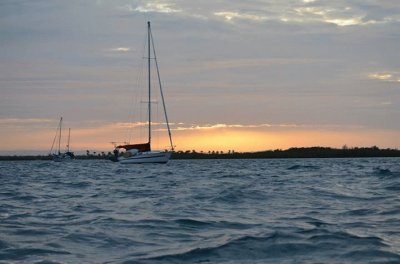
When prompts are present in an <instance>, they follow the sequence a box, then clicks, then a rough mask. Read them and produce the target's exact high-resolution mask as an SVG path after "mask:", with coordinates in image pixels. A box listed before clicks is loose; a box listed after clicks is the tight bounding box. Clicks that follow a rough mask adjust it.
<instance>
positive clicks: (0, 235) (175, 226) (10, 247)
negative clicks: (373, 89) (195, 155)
mask: <svg viewBox="0 0 400 264" xmlns="http://www.w3.org/2000/svg"><path fill="white" fill-rule="evenodd" d="M0 263H43V264H44V263H46V264H47V263H400V159H399V158H376V159H303V160H301V159H299V160H284V159H282V160H199V161H176V160H172V161H171V162H170V163H169V164H167V165H121V164H116V163H112V162H107V161H75V162H73V163H53V162H48V161H27V162H0Z"/></svg>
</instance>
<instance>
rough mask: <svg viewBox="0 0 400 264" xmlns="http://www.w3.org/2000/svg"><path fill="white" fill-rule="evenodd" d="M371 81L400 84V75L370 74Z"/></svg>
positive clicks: (395, 73) (394, 73) (386, 73)
mask: <svg viewBox="0 0 400 264" xmlns="http://www.w3.org/2000/svg"><path fill="white" fill-rule="evenodd" d="M368 78H369V79H371V80H378V81H384V82H400V73H397V72H372V73H369V74H368Z"/></svg>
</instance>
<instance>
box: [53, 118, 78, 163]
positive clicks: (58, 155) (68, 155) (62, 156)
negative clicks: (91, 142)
mask: <svg viewBox="0 0 400 264" xmlns="http://www.w3.org/2000/svg"><path fill="white" fill-rule="evenodd" d="M62 121H63V118H62V117H61V118H60V123H59V124H58V128H57V131H56V135H55V137H54V140H53V144H52V145H51V149H50V155H51V156H52V157H53V161H55V162H61V161H70V160H73V159H74V158H75V155H74V153H73V152H71V151H70V149H69V142H70V137H71V129H70V128H69V129H68V143H67V146H66V147H67V149H66V151H65V152H64V153H62V152H61V133H62ZM56 141H58V148H57V150H55V152H53V149H54V143H55V142H56Z"/></svg>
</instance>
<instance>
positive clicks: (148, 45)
mask: <svg viewBox="0 0 400 264" xmlns="http://www.w3.org/2000/svg"><path fill="white" fill-rule="evenodd" d="M150 32H151V29H150V21H148V22H147V48H148V53H147V63H148V77H149V79H148V84H149V87H148V88H149V103H148V110H149V143H150V142H151V76H150V75H151V73H150V70H151V68H150V61H151V58H150ZM150 146H151V144H150Z"/></svg>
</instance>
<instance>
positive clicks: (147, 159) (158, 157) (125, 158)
mask: <svg viewBox="0 0 400 264" xmlns="http://www.w3.org/2000/svg"><path fill="white" fill-rule="evenodd" d="M151 55H153V58H152V57H151ZM151 59H154V62H155V67H156V70H157V78H158V86H159V88H160V95H161V99H162V105H163V109H164V116H165V121H166V124H167V129H168V136H169V142H170V145H171V151H154V150H152V147H151V143H152V142H151V140H152V137H151V130H152V126H151V125H152V123H151ZM147 64H148V65H147V66H148V68H147V69H148V73H147V74H148V76H147V77H148V107H147V109H148V141H147V142H146V143H139V144H124V145H119V146H116V148H115V150H114V157H113V158H112V159H111V160H112V161H119V162H120V163H123V164H136V163H167V162H168V161H169V159H170V158H171V154H172V151H173V150H174V146H173V144H172V136H171V130H170V126H169V122H168V115H167V110H166V106H165V100H164V94H163V91H162V86H161V79H160V72H159V69H158V63H157V57H156V51H155V48H154V41H153V35H152V33H151V26H150V22H147ZM121 149H125V152H124V153H123V155H121V154H120V150H121Z"/></svg>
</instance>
